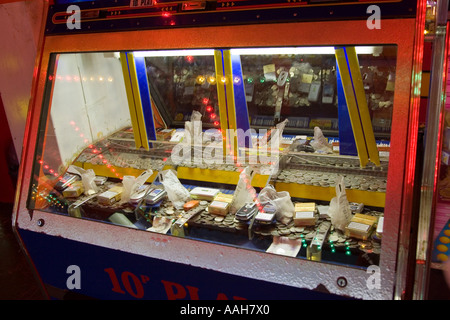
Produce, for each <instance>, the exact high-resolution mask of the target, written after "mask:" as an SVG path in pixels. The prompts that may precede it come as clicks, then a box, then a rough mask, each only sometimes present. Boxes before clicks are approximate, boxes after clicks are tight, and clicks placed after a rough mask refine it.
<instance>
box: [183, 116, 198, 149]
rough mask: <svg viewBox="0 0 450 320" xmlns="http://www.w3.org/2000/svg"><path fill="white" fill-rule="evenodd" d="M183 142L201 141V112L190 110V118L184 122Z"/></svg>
mask: <svg viewBox="0 0 450 320" xmlns="http://www.w3.org/2000/svg"><path fill="white" fill-rule="evenodd" d="M183 142H184V143H188V144H192V143H195V142H199V143H201V142H202V114H201V113H200V112H198V111H196V110H194V111H192V115H191V120H190V121H186V122H185V123H184V139H183Z"/></svg>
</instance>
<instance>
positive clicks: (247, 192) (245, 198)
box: [230, 167, 256, 214]
mask: <svg viewBox="0 0 450 320" xmlns="http://www.w3.org/2000/svg"><path fill="white" fill-rule="evenodd" d="M253 173H254V172H253V170H252V169H251V168H250V167H246V168H245V169H244V170H242V172H241V173H240V175H239V181H238V183H237V185H236V189H235V191H234V194H233V200H232V201H231V206H230V212H231V213H233V214H234V213H236V212H237V211H238V210H239V209H240V208H242V207H243V206H244V205H245V204H246V203H248V202H253V201H254V199H255V198H256V190H255V188H253V187H252V185H251V181H252V178H253Z"/></svg>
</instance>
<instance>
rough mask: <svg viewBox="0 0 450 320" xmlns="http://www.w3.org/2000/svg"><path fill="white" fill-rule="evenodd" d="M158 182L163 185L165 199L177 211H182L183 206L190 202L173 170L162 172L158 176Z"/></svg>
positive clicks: (187, 193)
mask: <svg viewBox="0 0 450 320" xmlns="http://www.w3.org/2000/svg"><path fill="white" fill-rule="evenodd" d="M159 181H160V182H161V183H162V184H163V186H164V190H166V192H167V197H168V198H169V201H170V202H172V205H173V206H174V207H175V208H177V209H183V205H184V204H185V203H186V202H187V201H189V200H191V194H190V193H189V191H188V190H187V189H186V188H185V187H184V186H183V185H182V184H181V182H180V180H179V179H178V177H177V175H176V174H175V172H174V171H173V170H164V171H162V172H161V173H160V174H159Z"/></svg>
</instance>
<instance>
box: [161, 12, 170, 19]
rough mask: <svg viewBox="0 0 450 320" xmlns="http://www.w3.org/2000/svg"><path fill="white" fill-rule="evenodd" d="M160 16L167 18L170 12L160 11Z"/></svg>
mask: <svg viewBox="0 0 450 320" xmlns="http://www.w3.org/2000/svg"><path fill="white" fill-rule="evenodd" d="M162 16H163V17H164V18H168V17H170V16H171V14H170V12H163V13H162Z"/></svg>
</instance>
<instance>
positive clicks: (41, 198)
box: [28, 46, 396, 267]
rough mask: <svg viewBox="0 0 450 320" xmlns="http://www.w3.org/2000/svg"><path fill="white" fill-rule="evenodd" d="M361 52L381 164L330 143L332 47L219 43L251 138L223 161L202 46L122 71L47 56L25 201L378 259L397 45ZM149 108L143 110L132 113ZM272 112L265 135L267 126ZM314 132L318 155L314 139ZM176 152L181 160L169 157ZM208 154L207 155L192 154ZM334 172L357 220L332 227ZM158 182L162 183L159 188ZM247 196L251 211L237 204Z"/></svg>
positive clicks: (211, 64) (321, 256) (266, 246)
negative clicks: (236, 63) (225, 47)
mask: <svg viewBox="0 0 450 320" xmlns="http://www.w3.org/2000/svg"><path fill="white" fill-rule="evenodd" d="M330 48H331V51H330ZM318 49H319V50H318ZM369 49H370V50H369ZM369 49H368V48H366V47H364V48H363V47H358V48H357V53H358V60H359V64H360V73H361V77H362V79H363V83H364V91H365V96H366V99H367V100H366V101H367V105H368V111H369V114H370V119H371V121H370V123H371V124H372V126H373V130H374V132H375V137H376V142H377V150H378V154H379V156H380V164H379V165H375V164H374V163H370V164H368V165H367V166H365V167H361V164H360V159H359V157H358V156H357V155H352V154H344V152H343V151H344V150H343V149H344V148H343V139H342V136H341V131H343V128H342V123H346V121H347V125H348V120H345V119H344V120H343V121H341V120H342V113H341V112H342V110H345V108H346V104H345V103H346V101H345V97H343V96H342V95H340V94H339V90H340V89H339V84H340V81H341V80H340V77H339V73H338V68H337V64H336V58H335V55H334V48H333V47H322V48H301V47H300V48H252V49H249V50H244V49H236V50H235V49H231V50H230V52H231V55H238V56H239V58H240V62H241V70H242V74H243V79H244V82H243V83H235V84H236V85H240V84H243V86H244V89H245V102H246V104H247V105H246V107H247V109H248V115H249V119H250V120H249V125H250V128H251V129H253V130H254V131H251V135H250V140H251V141H252V143H253V144H252V146H250V147H248V148H244V147H240V149H239V150H238V151H239V152H240V153H238V154H237V155H236V154H235V155H234V156H236V157H231V162H229V160H230V158H226V159H225V158H224V157H223V156H224V150H223V149H222V148H223V147H224V145H225V144H224V142H226V141H222V138H223V137H224V136H223V135H222V134H223V133H222V132H221V131H219V130H218V128H219V127H220V119H219V114H220V112H219V110H222V114H227V112H225V113H223V110H224V109H223V108H225V110H227V108H230V107H232V106H229V105H220V102H219V101H218V90H219V89H218V85H217V82H216V74H217V73H216V70H215V66H216V62H217V61H215V57H214V50H200V51H181V52H179V51H173V50H172V51H146V52H134V53H133V54H134V57H135V58H137V59H140V58H143V59H144V64H143V66H144V68H142V69H140V68H138V67H136V69H135V70H130V71H129V72H128V71H127V70H126V69H127V67H128V66H129V65H130V64H129V63H126V62H125V61H123V59H124V57H125V55H124V53H122V54H121V53H119V52H105V53H102V52H94V53H76V54H55V55H54V56H52V60H51V61H52V64H51V66H50V69H49V77H48V82H47V87H46V93H45V99H44V111H43V114H42V117H41V124H40V131H39V137H38V143H37V147H36V156H35V166H34V168H33V184H32V188H31V190H30V196H29V201H28V207H29V208H30V209H39V210H44V211H48V212H54V213H58V214H63V215H67V216H71V217H77V218H84V219H91V220H96V221H102V222H105V223H113V224H118V225H121V226H125V227H130V228H136V229H140V230H143V231H146V232H158V233H165V234H170V235H172V236H179V237H186V238H190V239H196V240H200V241H212V242H215V243H220V244H224V245H232V246H238V247H242V248H246V249H251V250H258V251H263V252H268V253H270V254H281V255H293V256H295V257H297V258H300V259H311V260H321V261H324V262H329V263H343V264H347V265H353V266H362V267H365V266H368V265H371V264H378V261H379V255H380V251H381V236H382V228H381V226H382V223H381V221H382V220H380V218H381V217H383V215H384V202H383V201H384V197H385V192H386V183H387V168H388V166H387V165H388V161H389V140H390V131H391V119H392V109H393V105H394V101H393V98H394V85H395V82H394V81H395V66H396V47H395V46H375V47H370V48H369ZM124 63H125V64H126V65H124ZM124 72H125V74H124ZM135 73H136V74H135ZM142 76H143V77H142ZM142 79H145V80H146V82H145V83H144V85H143V82H142ZM128 81H130V83H128ZM133 81H135V82H137V83H133ZM133 85H139V90H137V89H136V87H132V86H133ZM146 86H147V87H148V92H149V98H146V97H145V94H144V93H145V92H144V91H146V88H147V87H146ZM129 87H132V88H134V90H135V92H134V93H136V92H139V94H140V96H139V98H138V99H140V102H141V103H137V104H136V105H133V104H132V103H131V101H136V97H138V96H137V95H132V93H133V90H130V88H129ZM227 92H228V91H227ZM133 99H134V100H133ZM145 99H148V100H150V102H151V103H148V104H146V103H145V102H149V101H144V100H145ZM236 104H237V102H236ZM343 106H345V107H343ZM150 109H151V110H150ZM228 111H229V110H228ZM195 113H198V114H199V115H200V118H199V120H201V121H199V122H200V124H201V128H200V131H199V137H201V139H200V141H195V139H194V144H192V143H191V142H192V141H191V140H190V139H189V136H188V132H189V130H190V127H189V126H190V124H192V123H193V122H192V121H191V120H193V119H192V116H193V115H194V114H195ZM148 114H151V115H152V118H151V119H145V117H146V115H148ZM228 114H230V113H228ZM278 115H279V118H278ZM236 116H237V117H239V116H240V115H239V114H237V115H236ZM347 116H348V115H347ZM139 117H143V118H144V120H145V121H143V122H142V123H140V122H139ZM285 119H288V122H287V124H286V126H285V127H284V128H283V129H284V130H283V132H282V135H281V136H280V139H279V140H277V139H275V135H274V132H275V131H274V129H275V125H277V124H280V123H282V121H284V120H285ZM222 120H224V119H222ZM230 123H231V122H230ZM315 127H318V128H320V129H321V132H322V133H323V135H324V138H325V140H324V141H326V144H327V145H328V147H329V150H328V152H323V151H322V150H319V149H318V148H317V147H316V146H317V144H316V142H318V141H320V140H319V139H317V137H315V136H314V128H315ZM232 129H233V130H234V128H232ZM238 129H239V128H238ZM241 129H242V128H241ZM347 129H348V128H347ZM270 130H272V131H270ZM350 130H351V128H350ZM152 132H154V133H155V136H154V139H153V138H149V137H150V135H151V133H152ZM194 132H195V131H194ZM253 133H256V134H255V135H254V134H253ZM228 134H230V135H231V134H234V133H233V132H227V135H226V137H227V139H228V137H229V136H230V135H228ZM267 134H269V135H267ZM138 137H140V138H144V139H147V140H148V141H147V142H148V149H147V148H146V147H145V146H143V147H140V146H138V145H137V144H136V141H137V139H138ZM261 137H262V138H264V139H266V140H265V141H262V140H261ZM268 137H271V138H272V139H270V141H269V139H268ZM230 140H231V139H230ZM316 140H317V141H316ZM273 141H278V144H272V142H273ZM197 142H199V143H197ZM269 142H270V143H269ZM265 146H269V149H264V147H265ZM180 150H182V151H183V153H184V152H186V154H187V157H185V158H183V161H181V162H180V161H175V157H176V156H177V155H178V152H179V151H180ZM228 151H229V150H228ZM266 151H270V152H271V156H272V152H274V153H273V155H274V157H270V156H269V157H267V154H265V152H266ZM208 152H209V155H211V154H214V155H215V156H217V155H218V156H219V157H217V158H216V159H214V160H218V161H216V162H208V161H205V157H204V156H205V154H206V153H208ZM199 155H200V156H199ZM240 155H245V156H246V157H247V158H245V159H242V158H240V157H238V156H240ZM250 156H253V158H250ZM255 156H256V159H257V161H256V163H252V162H251V161H250V160H254V159H255ZM262 156H266V159H265V160H267V159H269V161H268V162H265V163H264V164H267V165H268V166H269V168H270V170H269V171H262V170H261V168H259V167H258V165H259V164H261V161H260V160H261V159H262ZM169 169H170V170H169ZM244 169H245V170H252V169H255V172H253V173H254V175H250V176H249V177H245V176H243V175H240V174H241V172H245V173H249V172H247V171H244ZM258 169H259V171H258ZM158 173H164V178H163V179H161V176H159V175H158ZM171 173H173V174H174V176H172V177H170V175H171ZM166 174H167V176H166ZM242 177H244V178H242ZM340 177H343V178H344V181H343V183H342V187H343V189H345V191H346V195H347V197H348V200H349V202H350V204H349V206H348V208H349V210H351V218H352V219H353V218H356V219H353V220H352V221H347V222H346V225H345V226H344V227H343V228H342V230H338V229H337V228H336V226H335V221H333V220H332V219H331V217H330V216H329V215H328V214H327V210H328V209H330V206H331V204H332V202H333V201H334V200H332V197H331V196H330V195H334V193H335V190H336V183H337V181H338V178H340ZM166 178H167V179H168V181H172V182H173V183H172V184H165V183H164V182H165V179H166ZM171 178H172V180H170V179H171ZM178 183H179V185H178ZM266 183H269V184H270V185H272V186H273V188H274V190H276V192H278V193H277V194H276V198H277V199H278V200H280V201H281V202H278V203H281V205H280V204H278V206H277V204H276V202H273V201H272V202H273V203H272V202H271V201H268V200H267V198H266V199H265V200H264V198H263V197H262V195H264V194H265V193H266V192H269V193H270V191H268V190H267V189H266V188H264V187H265V186H266ZM173 186H178V187H179V188H178V189H176V190H177V192H178V195H180V194H181V195H183V194H184V195H186V193H187V196H186V197H184V198H183V199H182V201H181V202H182V203H181V205H179V203H178V202H177V201H176V199H175V198H174V197H173V194H174V190H173ZM175 193H176V192H175ZM243 195H245V196H246V197H243ZM248 196H250V197H251V202H255V203H256V206H253V205H250V206H248V205H247V203H240V202H239V201H238V200H237V199H240V198H238V197H241V198H242V197H243V198H246V199H248ZM272 200H273V199H272ZM269 202H271V203H269ZM268 203H269V204H270V205H268ZM237 204H239V207H237ZM192 210H193V211H192ZM286 213H289V214H290V215H287V216H286V215H285V214H286ZM349 226H350V227H349ZM316 240H317V241H316Z"/></svg>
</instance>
